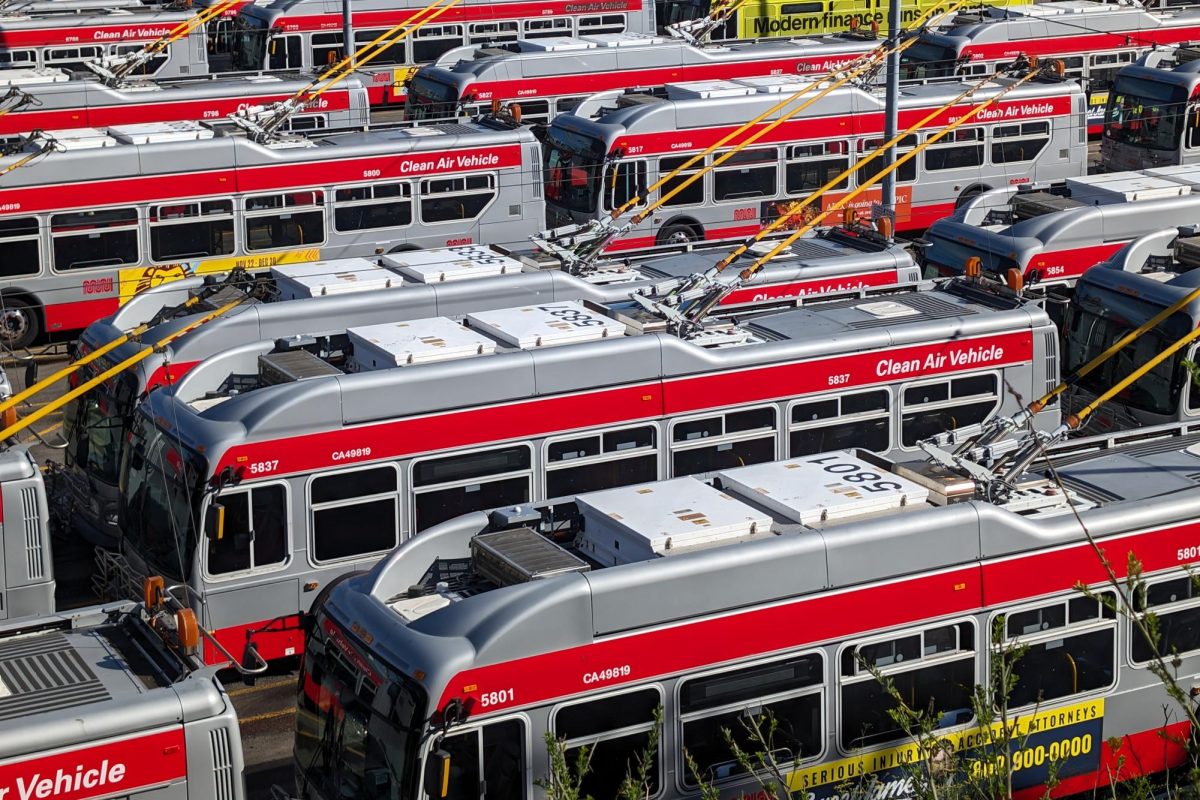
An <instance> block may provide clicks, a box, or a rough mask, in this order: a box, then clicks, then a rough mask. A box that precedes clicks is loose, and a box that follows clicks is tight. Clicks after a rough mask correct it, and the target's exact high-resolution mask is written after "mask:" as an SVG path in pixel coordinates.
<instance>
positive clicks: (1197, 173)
mask: <svg viewBox="0 0 1200 800" xmlns="http://www.w3.org/2000/svg"><path fill="white" fill-rule="evenodd" d="M1145 172H1146V174H1147V175H1153V176H1154V177H1156V178H1166V179H1167V180H1169V181H1175V182H1176V183H1182V184H1184V185H1185V186H1190V187H1192V188H1193V189H1195V188H1197V187H1200V164H1176V165H1175V166H1172V167H1155V168H1154V169H1148V170H1146V171H1145Z"/></svg>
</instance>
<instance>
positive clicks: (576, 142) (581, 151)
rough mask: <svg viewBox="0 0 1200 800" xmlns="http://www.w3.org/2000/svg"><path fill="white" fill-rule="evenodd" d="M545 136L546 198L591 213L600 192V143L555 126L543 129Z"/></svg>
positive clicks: (602, 154)
mask: <svg viewBox="0 0 1200 800" xmlns="http://www.w3.org/2000/svg"><path fill="white" fill-rule="evenodd" d="M546 139H547V141H546V164H545V167H546V200H547V201H548V202H550V203H554V204H556V205H559V206H562V207H563V208H566V209H568V210H570V211H578V212H580V213H582V214H591V213H592V212H594V211H595V210H596V198H597V197H598V196H599V194H600V168H601V167H602V166H603V164H604V143H603V142H601V141H600V140H599V139H594V138H592V137H590V136H584V135H582V134H579V133H573V132H571V131H565V130H562V129H560V128H557V127H551V128H550V130H549V131H547V133H546Z"/></svg>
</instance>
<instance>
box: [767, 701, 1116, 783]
mask: <svg viewBox="0 0 1200 800" xmlns="http://www.w3.org/2000/svg"><path fill="white" fill-rule="evenodd" d="M1103 717H1104V700H1103V698H1101V699H1098V700H1089V701H1087V702H1084V703H1076V704H1074V705H1070V706H1065V707H1062V708H1056V709H1053V710H1049V711H1039V712H1037V713H1034V714H1025V715H1023V716H1019V717H1017V718H1016V720H1014V721H1012V722H1010V723H1009V724H1010V725H1014V724H1015V729H1014V733H1013V735H1012V736H1010V737H1009V739H1010V741H1012V742H1013V744H1014V745H1016V746H1017V747H1018V748H1019V749H1017V751H1016V752H1015V753H1013V754H1012V758H1013V762H1014V768H1015V769H1016V770H1022V769H1024V768H1025V762H1026V761H1028V762H1029V763H1028V767H1029V768H1030V769H1031V770H1032V769H1034V768H1035V766H1036V767H1041V766H1043V765H1044V764H1045V763H1046V762H1047V761H1060V760H1062V761H1066V760H1067V759H1070V758H1079V757H1081V756H1088V755H1091V754H1096V755H1097V756H1098V754H1099V751H1100V742H1099V741H1098V738H1097V736H1096V734H1094V733H1083V734H1082V735H1081V736H1080V737H1078V738H1079V741H1074V740H1073V738H1072V737H1071V736H1068V735H1067V734H1070V733H1071V731H1068V730H1065V729H1068V728H1074V727H1076V726H1080V725H1083V724H1086V723H1094V724H1093V725H1088V726H1087V727H1088V728H1089V729H1090V728H1094V727H1098V724H1099V722H1100V721H1101V720H1102V719H1103ZM990 727H991V731H990V732H989V731H988V729H987V728H985V727H984V726H978V727H975V728H968V729H966V730H963V731H958V732H956V733H948V734H946V735H945V736H939V737H938V738H939V739H940V740H941V741H943V742H945V743H946V744H947V745H948V746H949V747H950V748H951V750H952V751H953V752H955V753H962V752H964V751H968V750H974V749H976V748H983V747H986V746H988V745H989V744H992V743H994V741H995V739H996V738H997V737H998V735H999V732H1000V724H999V723H995V724H993V725H991V726H990ZM1054 731H1059V732H1060V733H1061V734H1062V735H1063V736H1064V737H1066V738H1064V739H1063V740H1062V741H1057V739H1059V738H1061V737H1055V736H1047V735H1046V734H1050V733H1051V732H1054ZM1085 736H1086V737H1089V738H1088V739H1085V738H1084V737H1085ZM1027 751H1028V752H1027ZM918 757H919V747H918V745H917V743H916V742H913V741H908V742H905V743H904V744H902V745H898V746H896V747H889V748H887V749H885V750H875V751H873V752H869V753H863V754H862V755H860V756H852V757H850V758H842V759H835V760H833V761H824V762H822V763H820V764H815V765H813V766H811V767H805V768H803V769H798V770H796V771H795V772H793V773H791V775H790V776H789V777H788V789H790V790H791V791H793V792H798V791H807V790H812V789H814V788H816V787H820V786H828V785H830V784H833V785H838V784H842V783H845V782H847V781H854V780H857V779H859V778H862V777H864V776H866V775H870V774H872V773H881V772H887V771H889V770H895V769H897V768H899V767H903V766H904V765H906V764H911V763H913V762H915V761H916V760H917V759H918Z"/></svg>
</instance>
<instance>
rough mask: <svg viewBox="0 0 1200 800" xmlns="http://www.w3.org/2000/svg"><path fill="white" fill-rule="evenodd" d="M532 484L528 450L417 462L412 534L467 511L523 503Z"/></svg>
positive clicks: (520, 448)
mask: <svg viewBox="0 0 1200 800" xmlns="http://www.w3.org/2000/svg"><path fill="white" fill-rule="evenodd" d="M532 482H533V468H532V455H531V452H530V448H529V446H528V445H517V446H515V447H502V448H498V449H495V450H484V451H482V452H477V453H465V454H462V455H452V456H443V457H441V458H427V459H423V460H420V461H417V462H416V463H415V464H414V465H413V477H412V485H413V494H414V495H415V498H414V504H415V506H416V517H415V518H414V519H413V524H412V533H416V532H418V531H423V530H425V529H426V528H428V527H431V526H433V525H436V524H438V523H439V522H445V521H446V520H448V519H453V518H455V517H457V516H461V515H462V514H466V513H468V512H470V511H480V510H482V509H485V508H494V507H496V506H504V505H512V504H514V503H524V502H527V501H528V500H529V498H530V490H531V484H532Z"/></svg>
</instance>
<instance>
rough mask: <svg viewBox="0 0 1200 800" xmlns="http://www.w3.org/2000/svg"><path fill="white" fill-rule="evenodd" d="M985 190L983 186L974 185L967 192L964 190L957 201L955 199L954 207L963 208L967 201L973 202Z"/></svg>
mask: <svg viewBox="0 0 1200 800" xmlns="http://www.w3.org/2000/svg"><path fill="white" fill-rule="evenodd" d="M984 191H985V189H984V187H982V186H972V187H971V188H970V189H967V190H966V191H965V192H963V193H962V194H960V195H959V196H958V199H957V200H956V201H954V208H955V209H959V208H962V207H963V206H965V205H966V204H967V203H969V202H971V201H972V200H974V199H975V198H976V197H979V195H981V194H983V193H984Z"/></svg>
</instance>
